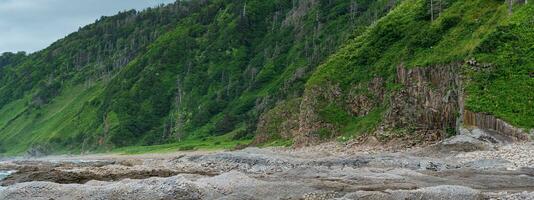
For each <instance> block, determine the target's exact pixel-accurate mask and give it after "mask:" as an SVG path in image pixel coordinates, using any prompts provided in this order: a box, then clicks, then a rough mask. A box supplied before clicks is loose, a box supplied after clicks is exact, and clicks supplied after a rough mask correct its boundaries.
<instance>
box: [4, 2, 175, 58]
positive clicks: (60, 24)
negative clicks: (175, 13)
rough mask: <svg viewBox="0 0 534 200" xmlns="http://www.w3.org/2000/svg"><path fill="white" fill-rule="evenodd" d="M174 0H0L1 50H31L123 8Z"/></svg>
mask: <svg viewBox="0 0 534 200" xmlns="http://www.w3.org/2000/svg"><path fill="white" fill-rule="evenodd" d="M170 2H174V0H0V53H2V52H7V51H11V52H16V51H26V52H34V51H38V50H41V49H44V48H46V47H47V46H48V45H50V44H52V42H54V41H56V40H58V39H61V38H63V37H65V36H66V35H67V34H69V33H72V32H74V31H76V30H78V28H79V27H82V26H84V25H87V24H90V23H93V22H94V21H95V20H96V19H98V18H100V17H101V16H110V15H114V14H116V13H118V12H119V11H123V10H130V9H137V10H142V9H144V8H147V7H151V6H157V5H159V4H162V3H170Z"/></svg>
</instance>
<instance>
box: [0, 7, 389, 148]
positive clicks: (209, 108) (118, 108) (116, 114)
mask: <svg viewBox="0 0 534 200" xmlns="http://www.w3.org/2000/svg"><path fill="white" fill-rule="evenodd" d="M393 6H395V3H394V1H386V0H381V1H370V0H358V1H352V2H351V1H343V0H336V1H312V0H302V1H259V0H257V1H254V0H252V1H251V0H248V1H228V0H212V1H183V2H177V3H175V4H172V5H168V6H163V7H159V8H154V9H148V10H145V11H143V12H136V11H129V12H124V13H120V14H118V15H116V16H113V17H103V18H102V19H100V20H98V21H97V22H95V23H94V24H91V25H88V26H86V27H84V28H81V29H80V30H79V31H78V32H76V33H73V34H71V35H69V36H68V37H66V38H64V39H61V40H59V41H58V42H56V43H54V44H53V45H52V46H50V47H49V48H47V49H45V50H42V51H40V52H37V53H34V54H31V55H29V56H27V58H25V59H23V60H22V61H17V63H15V62H13V61H9V65H8V67H4V69H3V70H4V73H2V77H1V79H0V83H2V87H1V88H0V107H1V108H2V110H3V111H4V112H5V113H9V114H6V115H3V116H2V117H1V118H2V119H1V121H2V122H3V123H2V124H0V125H1V126H2V127H0V128H1V130H2V131H0V146H2V150H3V151H5V153H8V154H14V153H19V152H23V151H24V150H25V149H28V148H32V147H33V148H38V149H50V150H51V151H71V152H79V151H87V150H110V149H113V148H117V147H123V146H131V145H134V146H139V145H155V144H165V143H173V144H185V143H192V142H194V141H206V140H212V139H213V138H218V137H220V136H223V135H224V136H227V135H231V136H232V137H231V139H232V141H231V142H234V141H239V140H242V141H249V140H250V139H251V138H252V137H254V133H255V129H256V127H255V125H256V122H257V120H258V118H259V116H260V115H261V114H262V113H264V112H265V111H267V110H269V109H270V108H271V107H273V106H274V105H275V104H276V102H278V101H281V100H283V99H285V98H289V97H296V96H300V95H301V93H302V91H303V90H304V84H305V82H306V80H307V78H308V77H309V75H310V74H311V73H312V72H313V71H314V69H315V67H316V66H317V65H318V64H319V63H321V62H322V61H323V60H324V59H325V58H326V57H328V55H330V54H331V53H333V52H335V51H336V50H337V47H338V46H340V45H341V44H342V43H343V42H344V41H346V40H347V39H349V38H351V37H354V36H355V35H358V34H359V33H361V32H362V31H363V30H365V27H366V26H367V25H369V24H371V23H373V22H374V21H375V20H377V19H378V18H380V16H382V15H384V14H386V13H387V12H388V11H389V10H390V9H392V8H393ZM6 57H7V56H6ZM18 62H20V63H18ZM6 63H7V62H6ZM221 142H222V143H224V141H221ZM234 143H235V142H234ZM215 146H217V145H215Z"/></svg>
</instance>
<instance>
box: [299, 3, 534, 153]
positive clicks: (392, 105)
mask: <svg viewBox="0 0 534 200" xmlns="http://www.w3.org/2000/svg"><path fill="white" fill-rule="evenodd" d="M442 2H443V5H441V6H439V7H440V8H441V9H443V10H442V11H436V10H434V11H433V12H430V11H429V10H430V8H431V7H430V5H429V3H430V2H429V1H423V0H409V1H405V2H403V3H402V5H400V6H399V7H397V8H396V9H395V10H393V11H392V12H391V13H389V14H388V15H387V16H386V17H384V18H382V19H381V20H379V21H378V22H377V23H376V24H375V25H374V26H372V27H370V28H369V29H368V30H367V31H366V32H365V33H364V34H362V36H360V37H358V38H356V39H354V40H353V41H351V42H349V43H348V44H347V45H346V46H345V47H344V48H342V49H341V50H340V51H339V52H338V53H336V54H335V55H333V56H331V57H330V58H329V59H328V61H326V63H325V64H324V65H322V66H321V67H319V68H318V70H317V71H316V72H315V73H314V74H313V75H312V77H311V78H310V80H309V81H308V83H307V85H306V91H305V94H304V97H303V100H302V103H301V104H300V105H301V106H300V116H299V121H298V127H299V131H297V132H296V135H295V137H297V142H298V143H299V144H307V143H314V142H317V141H320V140H321V139H330V138H335V137H338V136H340V138H341V139H347V138H351V137H354V136H357V135H359V134H362V133H374V135H375V136H378V137H379V138H392V137H396V136H401V137H404V136H406V135H412V136H413V137H415V138H416V139H417V141H422V140H423V141H424V140H437V139H441V138H444V137H446V136H447V135H450V134H455V133H456V132H457V128H459V126H462V124H463V120H464V118H465V119H466V121H467V122H468V123H466V124H464V125H467V126H479V127H480V128H485V129H486V128H487V129H491V130H496V131H500V132H501V133H502V134H510V135H513V136H516V137H519V139H525V137H524V136H523V135H524V134H525V133H527V132H528V130H529V129H530V128H534V79H533V78H532V72H534V67H533V66H534V63H533V60H532V53H534V51H532V33H533V31H534V24H533V21H532V16H533V14H534V7H533V6H532V5H523V3H517V4H516V5H515V6H514V9H513V13H509V12H508V7H507V4H504V2H503V1H487V0H476V1H454V0H449V1H442ZM529 73H530V74H529ZM472 112H475V113H480V114H475V115H473V114H471V113H472ZM466 113H467V114H468V115H467V117H465V116H464V114H466ZM462 116H464V117H462ZM477 117H478V119H470V118H477ZM499 118H500V119H499ZM501 119H502V120H501ZM505 121H506V122H508V123H510V124H511V125H514V126H516V127H520V128H524V129H523V130H521V129H517V128H513V127H512V126H511V125H510V124H508V123H506V122H505ZM518 134H519V135H518Z"/></svg>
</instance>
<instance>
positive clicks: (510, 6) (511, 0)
mask: <svg viewBox="0 0 534 200" xmlns="http://www.w3.org/2000/svg"><path fill="white" fill-rule="evenodd" d="M513 8H514V0H508V13H509V14H510V15H511V14H512V13H513Z"/></svg>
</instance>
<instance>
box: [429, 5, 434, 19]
mask: <svg viewBox="0 0 534 200" xmlns="http://www.w3.org/2000/svg"><path fill="white" fill-rule="evenodd" d="M430 19H431V20H432V21H434V0H430Z"/></svg>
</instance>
